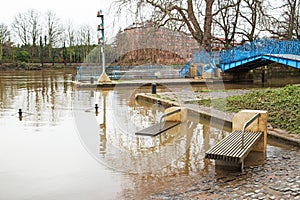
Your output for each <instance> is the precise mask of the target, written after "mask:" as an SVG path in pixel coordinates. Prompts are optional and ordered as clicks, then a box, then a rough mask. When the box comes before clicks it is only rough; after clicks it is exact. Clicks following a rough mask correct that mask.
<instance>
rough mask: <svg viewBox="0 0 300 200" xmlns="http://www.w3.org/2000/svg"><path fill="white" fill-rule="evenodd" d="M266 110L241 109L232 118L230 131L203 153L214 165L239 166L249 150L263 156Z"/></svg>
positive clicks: (264, 149) (264, 150)
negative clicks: (212, 160)
mask: <svg viewBox="0 0 300 200" xmlns="http://www.w3.org/2000/svg"><path fill="white" fill-rule="evenodd" d="M267 120H268V112H267V111H264V110H241V111H240V112H238V113H237V114H235V115H234V117H233V120H232V133H230V134H229V135H228V136H227V137H225V138H223V139H222V140H221V141H219V142H218V143H217V144H216V145H215V146H213V147H212V148H211V149H210V150H208V151H207V152H206V154H205V157H206V158H209V159H214V160H215V161H216V162H215V164H216V167H219V166H222V167H224V166H225V167H227V168H228V167H229V168H230V169H236V168H240V169H241V170H242V171H243V168H244V160H245V158H247V157H248V155H249V153H250V152H253V151H254V152H259V153H258V154H259V159H258V157H257V156H255V159H258V160H260V159H261V158H263V159H264V158H265V155H266V149H267Z"/></svg>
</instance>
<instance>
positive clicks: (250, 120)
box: [242, 113, 260, 149]
mask: <svg viewBox="0 0 300 200" xmlns="http://www.w3.org/2000/svg"><path fill="white" fill-rule="evenodd" d="M259 116H260V113H256V114H255V115H254V116H253V117H251V119H249V120H248V121H247V122H246V123H245V124H244V126H243V130H242V149H243V148H244V138H245V129H246V128H247V127H248V126H249V125H250V124H252V122H254V120H256V119H257V118H258V117H259Z"/></svg>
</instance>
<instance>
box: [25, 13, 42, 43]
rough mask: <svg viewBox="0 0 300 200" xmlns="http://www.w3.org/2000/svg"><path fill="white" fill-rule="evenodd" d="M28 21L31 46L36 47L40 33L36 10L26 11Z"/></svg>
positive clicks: (38, 16)
mask: <svg viewBox="0 0 300 200" xmlns="http://www.w3.org/2000/svg"><path fill="white" fill-rule="evenodd" d="M26 15H27V19H28V24H29V28H28V32H29V35H30V39H31V42H32V45H33V46H36V44H37V42H38V39H39V36H40V32H41V22H40V13H39V12H38V11H36V10H28V11H27V12H26Z"/></svg>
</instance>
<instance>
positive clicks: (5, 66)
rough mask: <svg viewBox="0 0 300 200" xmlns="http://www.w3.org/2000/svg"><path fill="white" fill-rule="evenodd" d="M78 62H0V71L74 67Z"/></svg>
mask: <svg viewBox="0 0 300 200" xmlns="http://www.w3.org/2000/svg"><path fill="white" fill-rule="evenodd" d="M78 65H79V64H78V63H71V64H67V65H64V63H54V64H53V63H43V65H42V64H41V63H19V64H17V63H2V64H0V71H22V70H32V71H34V70H43V69H63V68H70V69H76V66H78Z"/></svg>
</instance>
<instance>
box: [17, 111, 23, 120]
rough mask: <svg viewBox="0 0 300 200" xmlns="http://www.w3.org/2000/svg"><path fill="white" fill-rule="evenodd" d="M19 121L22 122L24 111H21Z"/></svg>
mask: <svg viewBox="0 0 300 200" xmlns="http://www.w3.org/2000/svg"><path fill="white" fill-rule="evenodd" d="M18 113H19V120H20V121H22V118H23V112H22V109H19V112H18Z"/></svg>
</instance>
